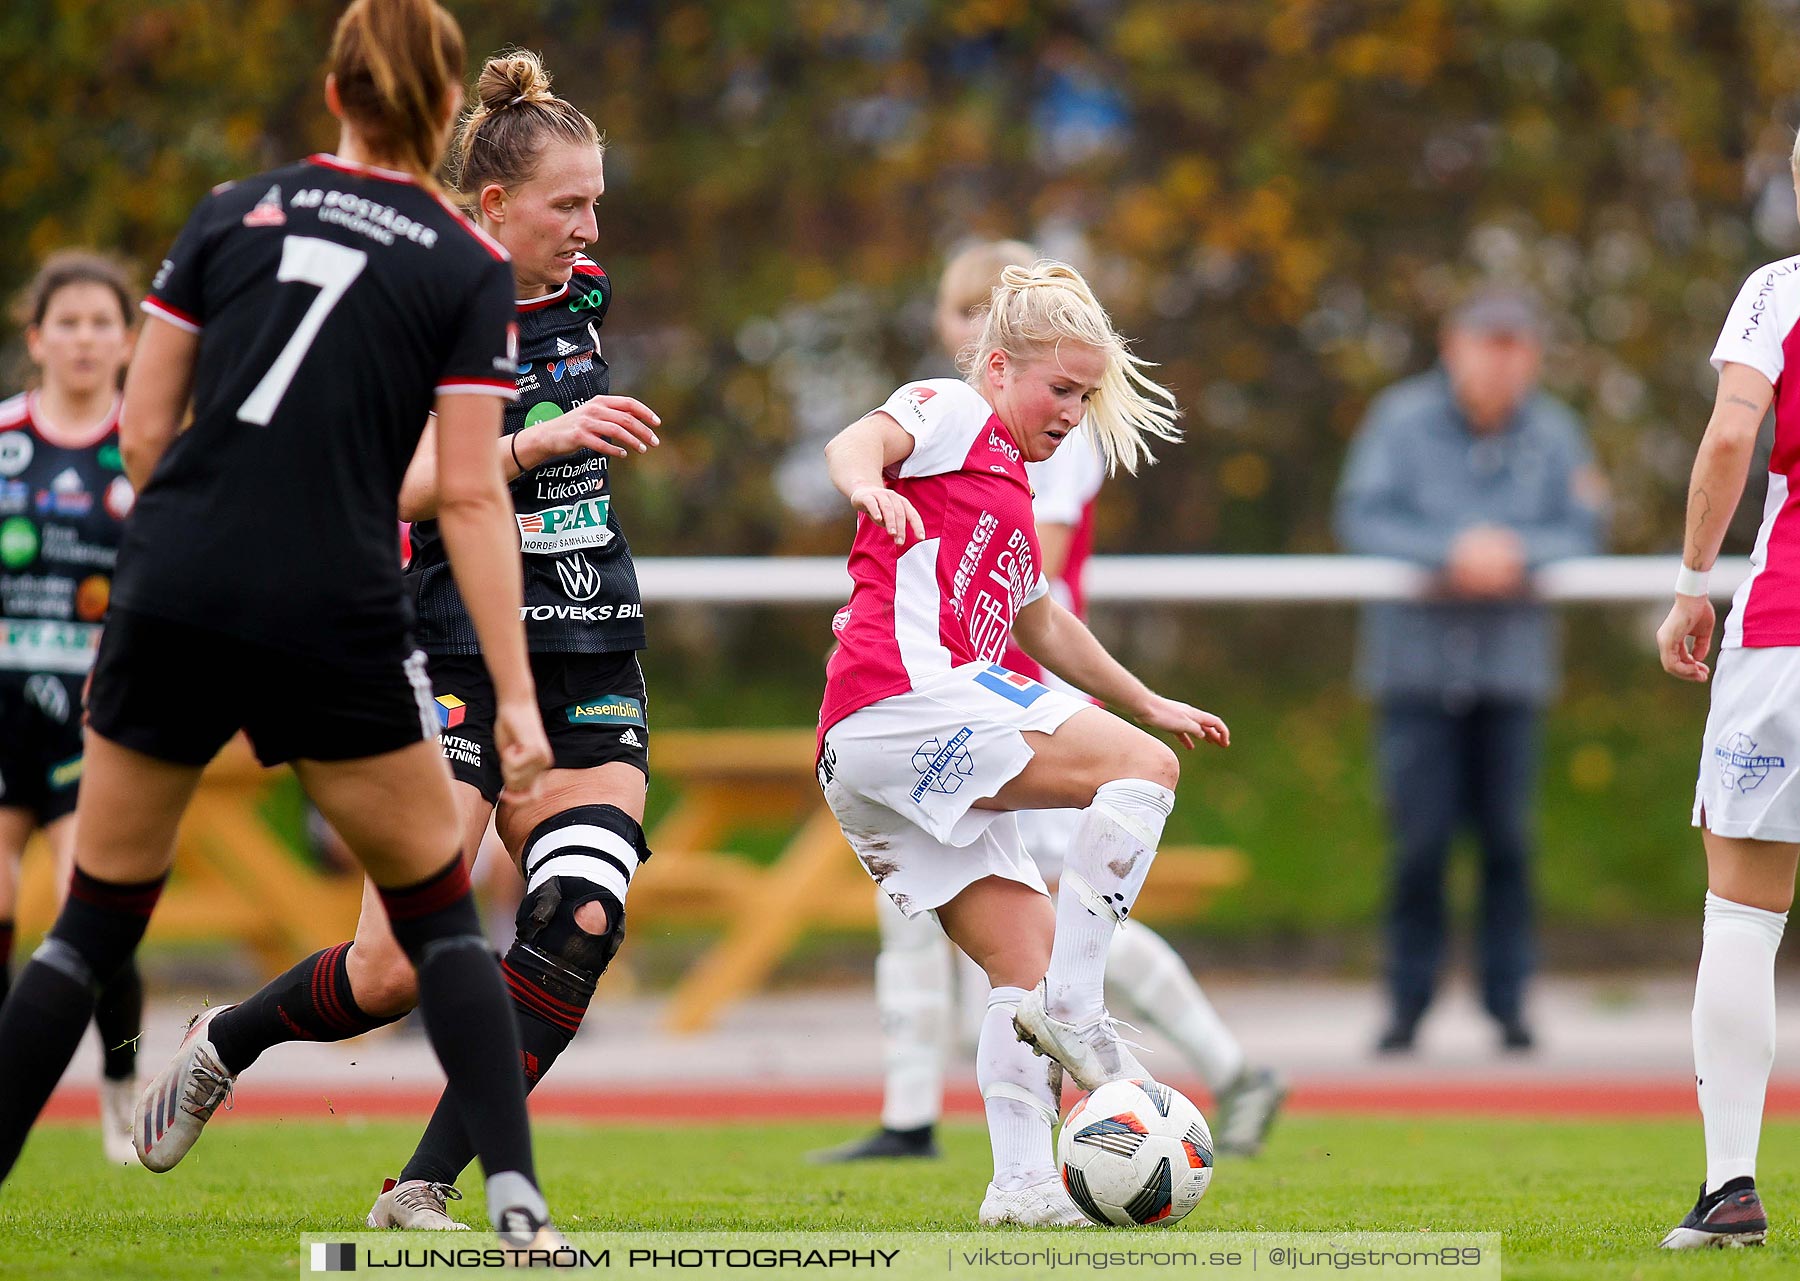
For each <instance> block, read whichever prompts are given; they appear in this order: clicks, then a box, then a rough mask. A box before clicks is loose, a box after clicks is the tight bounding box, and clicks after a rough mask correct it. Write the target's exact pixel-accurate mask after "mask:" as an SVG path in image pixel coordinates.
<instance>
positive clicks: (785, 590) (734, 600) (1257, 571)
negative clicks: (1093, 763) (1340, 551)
mask: <svg viewBox="0 0 1800 1281" xmlns="http://www.w3.org/2000/svg"><path fill="white" fill-rule="evenodd" d="M1679 565H1680V561H1679V558H1678V557H1676V556H1584V557H1581V558H1578V559H1575V560H1565V561H1559V562H1557V563H1556V564H1553V565H1549V566H1546V567H1545V568H1544V569H1543V570H1541V571H1540V572H1539V573H1538V574H1537V575H1536V576H1535V579H1534V585H1535V589H1536V592H1537V594H1538V595H1539V596H1540V597H1541V598H1542V599H1544V600H1548V601H1566V602H1578V603H1613V604H1645V603H1653V602H1656V601H1667V600H1669V599H1670V598H1671V596H1672V595H1673V593H1674V585H1675V571H1676V570H1677V568H1679ZM637 569H638V579H639V582H640V584H641V585H642V587H643V594H644V599H645V600H646V601H648V602H650V603H652V604H707V605H835V604H842V603H843V602H844V601H847V600H848V599H849V598H850V576H849V574H848V572H846V570H845V567H844V561H843V560H842V559H840V558H838V557H833V556H647V557H644V558H642V559H640V560H638V561H637ZM1749 573H1750V561H1749V558H1748V557H1741V556H1737V557H1720V559H1719V562H1718V564H1717V565H1715V566H1714V567H1713V571H1712V580H1711V586H1712V594H1713V596H1714V598H1715V599H1716V600H1725V599H1728V598H1729V597H1730V595H1731V593H1732V592H1733V591H1735V590H1736V589H1737V586H1738V584H1739V583H1741V582H1742V581H1743V580H1744V578H1745V577H1746V576H1748V574H1749ZM1086 586H1087V596H1088V600H1089V601H1090V602H1093V603H1096V604H1100V603H1111V602H1117V601H1139V602H1150V603H1162V604H1186V603H1198V604H1204V603H1208V602H1212V603H1219V604H1232V603H1236V604H1269V605H1287V604H1308V603H1335V604H1342V603H1353V602H1357V601H1372V600H1411V599H1415V598H1419V597H1423V596H1425V595H1426V594H1427V592H1428V591H1429V590H1430V587H1431V575H1430V574H1429V573H1428V572H1427V571H1425V570H1423V569H1420V568H1419V567H1418V566H1416V565H1411V564H1408V563H1406V562H1405V561H1397V560H1387V559H1384V558H1382V557H1377V556H1096V557H1094V558H1093V560H1091V561H1089V562H1088V571H1087V583H1086Z"/></svg>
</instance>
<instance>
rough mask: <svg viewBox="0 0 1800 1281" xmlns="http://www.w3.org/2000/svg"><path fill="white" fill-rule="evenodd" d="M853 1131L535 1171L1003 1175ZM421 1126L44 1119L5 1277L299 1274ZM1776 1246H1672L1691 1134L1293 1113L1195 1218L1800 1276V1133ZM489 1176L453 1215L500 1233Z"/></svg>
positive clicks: (1640, 1124)
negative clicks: (155, 1152) (121, 1165)
mask: <svg viewBox="0 0 1800 1281" xmlns="http://www.w3.org/2000/svg"><path fill="white" fill-rule="evenodd" d="M855 1131H856V1127H853V1126H846V1125H842V1124H782V1125H769V1126H746V1125H732V1126H719V1127H708V1126H700V1125H693V1126H683V1127H675V1128H666V1127H643V1128H636V1127H620V1126H584V1125H572V1124H559V1123H545V1124H541V1125H540V1126H539V1127H538V1131H537V1133H538V1154H539V1156H538V1159H539V1168H540V1171H541V1173H542V1176H543V1182H544V1186H545V1190H546V1192H547V1193H548V1194H549V1197H550V1202H551V1205H552V1207H554V1209H555V1211H556V1214H557V1218H558V1221H559V1223H560V1224H561V1225H562V1226H563V1227H564V1228H565V1229H566V1230H568V1231H571V1232H603V1231H606V1232H610V1231H623V1230H629V1229H632V1228H660V1229H666V1230H702V1229H715V1230H716V1229H757V1228H769V1229H776V1228H779V1229H819V1228H845V1229H871V1228H879V1229H897V1230H899V1229H928V1230H956V1231H963V1230H967V1229H970V1228H972V1227H973V1226H974V1214H975V1207H976V1204H977V1202H978V1201H979V1199H980V1196H981V1192H982V1189H983V1187H984V1185H985V1183H986V1180H987V1177H988V1173H989V1168H990V1167H989V1166H988V1151H987V1143H986V1138H985V1135H984V1134H983V1132H982V1131H981V1130H980V1129H979V1128H978V1127H976V1126H974V1125H970V1124H966V1123H959V1124H956V1125H954V1126H951V1127H949V1128H948V1130H947V1133H946V1134H945V1140H946V1144H945V1146H946V1157H945V1159H944V1160H942V1161H938V1162H900V1163H893V1162H889V1163H882V1164H878V1165H867V1164H865V1165H859V1166H848V1167H845V1166H839V1167H815V1166H809V1165H806V1164H804V1163H803V1162H802V1161H801V1160H800V1155H801V1154H802V1153H804V1152H805V1151H807V1150H808V1149H810V1148H813V1147H817V1146H822V1145H824V1144H827V1143H831V1142H836V1141H838V1140H840V1139H843V1138H845V1137H848V1136H849V1135H851V1134H852V1133H854V1132H855ZM415 1134H416V1127H414V1126H409V1125H401V1124H394V1123H385V1122H384V1123H380V1124H377V1123H367V1124H364V1123H359V1122H354V1121H351V1122H345V1123H342V1124H313V1123H308V1124H274V1123H252V1122H242V1123H239V1122H228V1123H226V1124H223V1125H218V1126H215V1128H214V1129H213V1130H212V1131H211V1132H209V1133H208V1135H207V1138H206V1141H205V1142H204V1143H202V1144H201V1145H200V1147H198V1148H197V1149H195V1152H194V1154H193V1156H191V1157H190V1158H189V1159H188V1161H187V1162H186V1163H184V1164H183V1165H182V1166H181V1168H180V1169H178V1170H176V1171H174V1172H172V1173H170V1174H167V1175H161V1176H157V1175H152V1174H149V1173H147V1172H145V1171H142V1170H111V1169H107V1168H106V1167H104V1166H103V1165H102V1164H101V1162H100V1157H99V1151H98V1148H99V1143H98V1140H97V1139H96V1138H95V1136H94V1135H93V1133H92V1132H91V1131H90V1130H88V1129H85V1128H80V1127H71V1126H47V1127H45V1128H43V1129H42V1130H40V1131H39V1132H38V1133H37V1134H36V1135H35V1136H34V1137H33V1138H32V1140H31V1143H30V1145H29V1146H28V1148H27V1149H26V1152H25V1156H24V1159H23V1160H22V1161H21V1162H20V1164H19V1166H18V1168H17V1169H15V1170H14V1171H13V1174H12V1177H11V1178H10V1179H9V1180H8V1181H7V1183H6V1185H5V1187H4V1188H3V1189H0V1273H5V1274H7V1275H11V1276H20V1277H96V1278H102V1277H103V1278H107V1279H108V1281H124V1279H125V1278H138V1277H144V1278H153V1277H223V1278H236V1277H283V1278H290V1277H293V1276H295V1275H296V1269H297V1267H298V1264H299V1237H300V1234H301V1233H303V1232H315V1233H317V1232H327V1233H328V1232H331V1231H334V1230H340V1231H341V1230H346V1229H354V1228H359V1227H360V1226H361V1223H362V1216H363V1214H364V1213H365V1212H366V1211H367V1209H368V1207H369V1203H370V1202H371V1201H372V1200H373V1198H374V1195H375V1193H376V1191H378V1190H379V1187H380V1179H381V1177H382V1175H383V1174H384V1173H392V1172H393V1170H394V1168H395V1166H396V1165H397V1164H398V1162H399V1161H400V1160H401V1159H402V1158H403V1157H404V1155H405V1153H406V1152H407V1151H408V1150H409V1147H410V1144H411V1141H412V1139H413V1137H414V1135H415ZM1761 1166H1762V1171H1763V1174H1762V1178H1761V1180H1760V1186H1761V1188H1762V1190H1763V1195H1764V1197H1765V1199H1766V1200H1767V1202H1768V1204H1769V1207H1770V1211H1771V1215H1772V1218H1771V1223H1770V1228H1771V1243H1770V1244H1769V1245H1768V1246H1767V1247H1765V1248H1763V1249H1761V1250H1738V1251H1730V1252H1716V1253H1715V1252H1708V1253H1706V1254H1705V1255H1703V1256H1702V1255H1670V1254H1660V1253H1659V1252H1657V1251H1656V1250H1654V1249H1652V1248H1651V1247H1653V1246H1654V1245H1655V1243H1656V1241H1657V1240H1658V1239H1659V1238H1660V1236H1661V1234H1662V1232H1663V1231H1664V1230H1665V1229H1666V1228H1668V1227H1669V1226H1670V1225H1671V1224H1673V1223H1674V1222H1675V1221H1676V1220H1677V1219H1678V1218H1679V1217H1680V1216H1681V1215H1682V1214H1683V1213H1684V1212H1685V1211H1686V1210H1687V1208H1688V1207H1689V1205H1691V1204H1692V1202H1693V1197H1694V1193H1695V1190H1696V1187H1697V1186H1698V1182H1699V1178H1700V1174H1701V1152H1700V1134H1699V1126H1698V1123H1697V1122H1679V1121H1666V1120H1656V1121H1607V1122H1568V1121H1533V1120H1523V1119H1506V1120H1467V1121H1463V1120H1442V1119H1433V1120H1423V1121H1406V1120H1383V1119H1350V1118H1338V1117H1297V1118H1288V1119H1286V1120H1284V1121H1283V1123H1282V1124H1281V1125H1280V1127H1279V1128H1278V1129H1277V1130H1276V1132H1275V1135H1274V1138H1273V1140H1272V1142H1271V1143H1270V1146H1269V1150H1268V1152H1267V1153H1266V1154H1265V1155H1263V1156H1262V1157H1259V1158H1257V1159H1255V1160H1232V1159H1229V1158H1228V1159H1227V1160H1226V1161H1225V1163H1224V1165H1223V1166H1222V1167H1221V1169H1220V1171H1219V1173H1218V1176H1217V1178H1216V1179H1215V1180H1214V1183H1213V1187H1212V1191H1211V1192H1210V1193H1209V1194H1208V1195H1207V1198H1206V1200H1204V1201H1203V1202H1201V1204H1200V1207H1199V1209H1197V1210H1196V1211H1195V1212H1194V1213H1193V1215H1191V1216H1190V1217H1189V1218H1188V1220H1187V1221H1186V1222H1185V1223H1184V1224H1183V1225H1182V1226H1181V1227H1180V1228H1179V1229H1176V1230H1177V1231H1182V1232H1201V1233H1204V1232H1205V1231H1206V1230H1207V1229H1209V1228H1217V1229H1231V1230H1240V1231H1255V1230H1259V1229H1268V1230H1286V1231H1323V1230H1332V1229H1348V1228H1361V1229H1368V1230H1376V1231H1417V1230H1420V1229H1436V1230H1440V1231H1471V1232H1474V1231H1481V1232H1500V1233H1502V1234H1504V1260H1505V1263H1504V1270H1505V1276H1506V1277H1507V1278H1509V1281H1510V1279H1511V1278H1583V1279H1584V1281H1585V1279H1586V1278H1594V1277H1619V1278H1645V1279H1646V1281H1656V1279H1658V1278H1674V1277H1682V1278H1687V1277H1707V1278H1714V1277H1730V1278H1738V1277H1770V1278H1773V1277H1789V1276H1795V1275H1800V1124H1795V1123H1791V1122H1788V1123H1781V1124H1772V1125H1771V1126H1769V1128H1768V1130H1767V1132H1766V1133H1765V1135H1764V1139H1763V1146H1762V1155H1761ZM478 1183H479V1181H478V1180H477V1179H475V1178H473V1177H470V1176H465V1177H464V1184H465V1186H466V1188H467V1191H468V1193H469V1196H468V1199H467V1200H465V1201H463V1202H462V1203H461V1205H460V1206H458V1207H455V1208H456V1211H457V1213H458V1214H459V1215H460V1217H462V1218H463V1219H464V1220H465V1221H467V1222H471V1223H481V1222H483V1218H482V1211H481V1196H480V1190H479V1186H478Z"/></svg>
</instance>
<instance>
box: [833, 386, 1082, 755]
mask: <svg viewBox="0 0 1800 1281" xmlns="http://www.w3.org/2000/svg"><path fill="white" fill-rule="evenodd" d="M880 412H882V413H885V414H887V415H888V416H889V417H891V418H892V419H893V420H894V421H895V422H897V423H899V424H900V426H901V427H902V428H904V429H905V430H906V431H907V433H908V434H910V435H911V436H912V438H913V451H912V453H910V454H908V455H907V456H906V458H905V459H903V460H902V461H901V462H900V464H899V466H897V467H893V468H890V469H889V471H888V476H887V481H888V484H889V486H890V487H891V488H892V489H893V490H894V492H895V493H898V494H902V495H904V496H905V497H906V498H907V499H908V500H909V501H910V502H911V503H912V505H913V506H914V507H916V508H917V509H918V512H919V518H920V520H921V521H922V522H923V523H924V526H925V537H924V538H923V539H917V538H914V537H913V536H912V535H911V534H910V533H909V534H908V535H907V538H908V542H907V543H906V545H905V546H903V547H896V546H895V545H894V540H893V539H892V538H890V537H889V536H888V534H887V532H886V531H885V530H883V529H881V528H880V527H879V526H877V525H876V524H875V523H874V522H873V521H871V520H870V519H869V517H868V516H867V515H862V516H859V517H858V519H857V524H856V541H855V542H854V543H853V544H852V545H851V549H850V579H851V584H852V586H851V591H850V603H849V604H848V605H846V606H845V607H844V608H843V609H841V610H839V611H838V614H837V617H836V618H834V619H833V620H832V623H831V628H832V631H834V632H835V633H836V634H837V643H838V647H837V651H836V652H835V653H834V654H833V655H832V656H831V661H830V663H828V664H827V665H826V668H825V703H824V706H823V707H822V708H820V710H819V737H820V739H821V741H823V739H824V736H825V731H826V730H828V729H830V728H831V727H832V726H833V725H835V724H837V722H839V721H841V720H842V719H844V717H846V716H848V715H850V713H851V712H854V711H858V710H860V709H861V708H864V707H867V706H869V704H871V703H876V702H880V701H881V700H882V699H884V698H888V697H891V696H893V695H895V694H903V693H906V692H907V691H908V690H911V689H914V688H916V687H917V686H918V685H919V684H920V683H921V682H923V681H926V680H929V679H930V678H932V677H934V676H939V675H942V674H944V673H946V672H949V671H950V670H951V669H952V668H955V667H958V666H960V665H962V664H963V663H972V662H977V661H980V662H989V663H991V662H996V661H998V660H999V658H1000V656H1001V655H1002V654H1003V653H1005V652H1006V643H1007V641H1008V639H1009V638H1010V637H1011V635H1012V625H1013V619H1014V618H1016V617H1017V616H1018V613H1019V611H1020V610H1021V609H1023V608H1024V607H1025V606H1026V605H1028V604H1030V603H1031V602H1032V601H1035V600H1037V599H1038V598H1039V597H1041V596H1043V595H1044V594H1045V593H1046V592H1047V591H1048V590H1049V585H1048V584H1047V583H1046V582H1045V581H1044V576H1043V573H1042V572H1041V571H1040V570H1039V568H1038V563H1039V554H1038V541H1037V526H1036V524H1035V522H1034V521H1033V518H1032V511H1031V486H1030V483H1029V482H1028V481H1027V480H1026V477H1025V463H1024V461H1023V459H1022V458H1021V457H1020V455H1019V447H1018V446H1017V445H1016V444H1014V443H1013V439H1012V436H1011V435H1010V434H1009V433H1008V432H1007V430H1006V427H1005V426H1004V425H1003V424H1002V423H1001V421H1000V419H999V417H998V416H997V415H996V414H995V413H994V411H993V409H992V407H990V406H989V405H988V403H987V401H986V400H984V399H982V397H981V395H980V393H978V392H977V391H976V390H975V389H974V388H972V387H970V386H969V385H968V384H967V383H964V382H958V381H957V380H955V379H952V378H933V379H929V380H927V381H925V382H916V383H908V384H907V385H906V386H904V387H902V388H900V390H898V391H896V392H895V393H894V394H893V395H892V396H890V397H888V400H887V403H886V404H884V405H883V406H881V411H880Z"/></svg>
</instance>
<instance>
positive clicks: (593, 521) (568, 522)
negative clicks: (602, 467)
mask: <svg viewBox="0 0 1800 1281" xmlns="http://www.w3.org/2000/svg"><path fill="white" fill-rule="evenodd" d="M611 505H612V499H611V498H609V497H606V496H604V495H603V496H601V497H599V498H584V499H582V500H581V501H580V502H578V503H570V504H569V505H568V506H566V507H546V508H544V510H542V511H536V512H520V513H519V514H518V521H519V547H520V549H521V550H523V551H524V552H525V553H526V554H527V555H535V556H544V555H552V556H555V555H560V554H562V553H563V552H568V551H577V550H579V549H581V548H584V547H604V546H606V545H607V544H608V543H610V542H611V541H612V539H613V533H612V530H610V529H608V528H607V527H606V515H607V511H608V510H609V509H610V507H611ZM559 568H560V566H559Z"/></svg>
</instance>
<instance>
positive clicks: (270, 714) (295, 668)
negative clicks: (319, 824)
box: [88, 606, 437, 765]
mask: <svg viewBox="0 0 1800 1281" xmlns="http://www.w3.org/2000/svg"><path fill="white" fill-rule="evenodd" d="M409 649H410V646H409V645H407V644H406V643H405V642H404V640H403V638H396V645H395V646H394V649H393V652H392V653H391V654H388V655H383V656H375V655H370V656H368V657H367V658H366V659H365V658H359V657H355V656H350V655H345V656H342V657H337V658H331V659H325V658H317V657H310V656H306V655H297V654H292V653H289V652H287V651H284V650H277V649H274V648H271V647H270V646H267V645H260V644H257V643H256V642H253V641H246V640H242V639H240V638H238V637H236V636H231V635H228V634H226V633H224V632H219V631H215V630H213V629H211V628H207V627H198V626H195V625H193V624H191V623H181V622H175V621H173V620H170V619H163V618H157V617H154V616H152V615H149V614H140V613H136V612H134V611H131V610H125V609H120V608H118V607H116V606H115V607H114V608H113V609H112V611H111V612H110V613H109V614H108V615H107V619H106V630H105V631H104V632H103V633H101V636H100V653H99V656H98V657H97V658H96V659H95V660H94V678H93V685H92V687H91V688H90V689H89V691H88V724H89V725H91V726H93V728H94V730H95V732H97V733H99V734H100V735H101V736H103V737H105V738H108V739H111V740H112V741H113V742H115V743H118V744H119V745H120V746H122V747H128V748H130V749H132V750H133V751H136V752H142V753H144V755H146V756H154V757H156V758H157V759H158V760H163V761H171V762H173V763H175V764H178V765H204V764H206V762H208V761H210V760H211V759H212V758H213V757H214V756H215V755H217V754H218V751H219V749H220V748H221V747H223V746H224V745H225V744H226V742H227V741H228V740H229V739H230V738H231V736H232V735H233V734H235V733H237V732H238V731H239V730H240V729H241V730H243V731H244V732H245V733H246V734H247V735H248V736H249V738H250V746H251V747H252V748H254V749H255V751H256V759H257V760H259V761H261V762H262V763H263V764H264V765H279V764H281V763H282V762H284V761H294V760H308V761H348V760H359V759H361V758H362V757H365V756H379V755H382V754H383V753H386V752H392V751H398V750H399V749H400V748H402V747H406V746H409V745H410V744H413V743H417V742H421V741H423V740H425V739H428V738H430V737H431V736H432V734H433V733H434V732H435V730H436V728H437V726H436V714H435V711H434V705H433V703H432V701H431V686H430V684H429V682H428V681H427V680H426V676H425V656H424V655H423V654H421V653H419V652H418V651H416V650H414V651H412V653H411V656H410V657H409V656H408V652H407V651H408V650H409Z"/></svg>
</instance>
